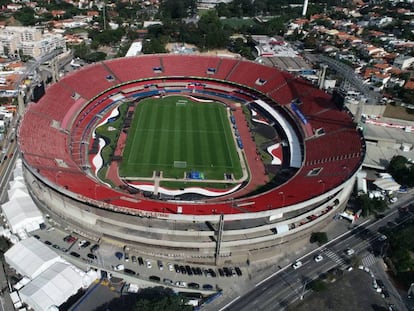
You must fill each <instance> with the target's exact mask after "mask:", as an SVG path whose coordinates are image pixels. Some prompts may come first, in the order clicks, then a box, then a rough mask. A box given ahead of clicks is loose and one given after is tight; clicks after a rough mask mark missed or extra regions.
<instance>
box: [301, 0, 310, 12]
mask: <svg viewBox="0 0 414 311" xmlns="http://www.w3.org/2000/svg"><path fill="white" fill-rule="evenodd" d="M308 1H309V0H305V2H303V11H302V16H306V12H307V11H308Z"/></svg>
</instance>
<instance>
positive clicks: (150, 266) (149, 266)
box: [145, 259, 152, 269]
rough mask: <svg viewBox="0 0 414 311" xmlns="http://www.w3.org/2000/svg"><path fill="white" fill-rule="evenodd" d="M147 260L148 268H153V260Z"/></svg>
mask: <svg viewBox="0 0 414 311" xmlns="http://www.w3.org/2000/svg"><path fill="white" fill-rule="evenodd" d="M145 262H146V263H147V268H148V269H151V268H152V263H151V261H150V260H148V259H147V260H146V261H145Z"/></svg>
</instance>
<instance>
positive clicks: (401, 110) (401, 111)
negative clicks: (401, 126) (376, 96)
mask: <svg viewBox="0 0 414 311" xmlns="http://www.w3.org/2000/svg"><path fill="white" fill-rule="evenodd" d="M407 111H408V109H407V107H402V106H393V105H389V104H388V105H387V107H386V108H385V111H384V117H385V118H393V119H400V120H406V121H414V110H413V109H410V111H412V113H408V112H407Z"/></svg>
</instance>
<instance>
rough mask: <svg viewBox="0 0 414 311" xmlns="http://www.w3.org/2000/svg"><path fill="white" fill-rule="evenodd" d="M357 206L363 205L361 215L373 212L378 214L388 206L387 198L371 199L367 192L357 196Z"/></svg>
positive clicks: (368, 214)
mask: <svg viewBox="0 0 414 311" xmlns="http://www.w3.org/2000/svg"><path fill="white" fill-rule="evenodd" d="M356 204H357V206H360V207H361V210H362V213H361V216H363V217H367V216H370V215H372V214H378V213H381V212H383V211H384V210H385V209H386V208H387V203H386V202H385V200H381V199H375V198H374V199H370V198H369V196H368V195H367V194H363V195H360V196H358V197H357V198H356Z"/></svg>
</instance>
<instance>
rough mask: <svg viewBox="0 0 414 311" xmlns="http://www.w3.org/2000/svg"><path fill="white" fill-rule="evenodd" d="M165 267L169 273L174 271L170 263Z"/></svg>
mask: <svg viewBox="0 0 414 311" xmlns="http://www.w3.org/2000/svg"><path fill="white" fill-rule="evenodd" d="M167 267H168V270H169V271H171V272H172V271H174V266H173V265H172V263H170V262H169V263H167Z"/></svg>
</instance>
